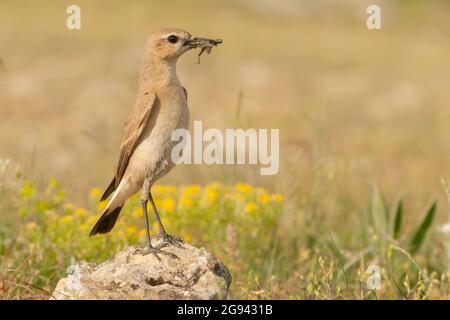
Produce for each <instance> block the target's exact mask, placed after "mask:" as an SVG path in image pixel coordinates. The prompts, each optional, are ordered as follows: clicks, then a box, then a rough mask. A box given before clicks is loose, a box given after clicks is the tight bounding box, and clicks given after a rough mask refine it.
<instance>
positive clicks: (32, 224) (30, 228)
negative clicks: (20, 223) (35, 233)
mask: <svg viewBox="0 0 450 320" xmlns="http://www.w3.org/2000/svg"><path fill="white" fill-rule="evenodd" d="M36 227H37V224H36V223H34V222H29V223H27V224H26V226H25V228H26V229H27V230H33V229H35V228H36Z"/></svg>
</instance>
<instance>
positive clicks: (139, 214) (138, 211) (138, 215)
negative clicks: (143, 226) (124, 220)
mask: <svg viewBox="0 0 450 320" xmlns="http://www.w3.org/2000/svg"><path fill="white" fill-rule="evenodd" d="M133 216H134V217H135V218H142V217H143V216H144V212H143V211H142V209H141V208H140V207H136V208H135V209H134V210H133Z"/></svg>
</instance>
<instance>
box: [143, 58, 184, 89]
mask: <svg viewBox="0 0 450 320" xmlns="http://www.w3.org/2000/svg"><path fill="white" fill-rule="evenodd" d="M148 85H157V86H170V85H181V84H180V80H179V79H178V76H177V59H171V60H165V59H161V58H159V57H155V56H152V57H149V58H147V59H145V60H143V61H142V64H141V69H140V72H139V86H140V87H142V86H145V87H147V86H148Z"/></svg>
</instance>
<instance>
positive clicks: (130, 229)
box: [125, 226, 137, 236]
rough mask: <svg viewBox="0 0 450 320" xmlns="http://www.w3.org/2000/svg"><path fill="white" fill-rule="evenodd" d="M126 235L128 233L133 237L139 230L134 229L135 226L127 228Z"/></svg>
mask: <svg viewBox="0 0 450 320" xmlns="http://www.w3.org/2000/svg"><path fill="white" fill-rule="evenodd" d="M125 233H126V234H127V235H128V236H132V235H134V234H136V233H137V229H136V227H134V226H130V227H128V228H126V230H125Z"/></svg>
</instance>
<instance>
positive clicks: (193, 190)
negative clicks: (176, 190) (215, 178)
mask: <svg viewBox="0 0 450 320" xmlns="http://www.w3.org/2000/svg"><path fill="white" fill-rule="evenodd" d="M200 191H202V187H201V186H199V185H197V184H193V185H188V186H185V187H183V189H182V191H181V194H182V195H183V196H186V197H192V196H196V195H198V194H199V193H200Z"/></svg>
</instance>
